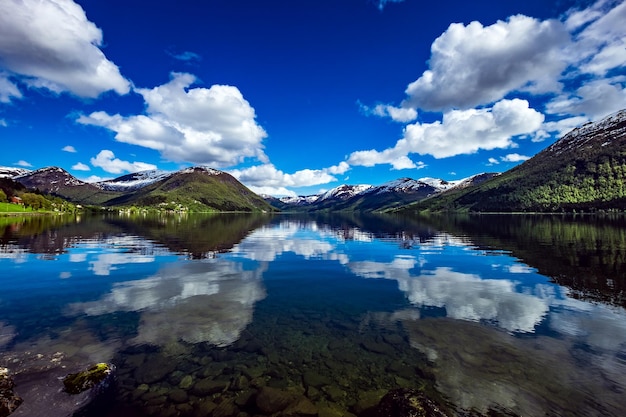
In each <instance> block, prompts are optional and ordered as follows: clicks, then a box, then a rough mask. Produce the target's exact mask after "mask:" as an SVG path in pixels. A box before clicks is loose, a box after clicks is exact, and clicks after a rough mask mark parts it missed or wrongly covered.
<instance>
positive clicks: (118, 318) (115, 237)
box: [0, 215, 626, 417]
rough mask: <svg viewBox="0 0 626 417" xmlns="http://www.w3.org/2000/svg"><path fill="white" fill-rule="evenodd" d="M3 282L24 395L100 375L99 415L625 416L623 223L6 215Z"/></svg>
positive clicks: (12, 359)
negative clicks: (420, 397)
mask: <svg viewBox="0 0 626 417" xmlns="http://www.w3.org/2000/svg"><path fill="white" fill-rule="evenodd" d="M0 271H1V272H0V366H6V367H8V368H9V369H10V370H11V372H12V373H14V374H15V379H16V382H17V387H16V391H17V392H18V394H21V395H23V396H24V397H25V400H26V399H28V400H29V401H32V399H29V398H27V396H28V395H26V394H24V392H25V390H26V389H27V387H29V384H30V386H32V385H33V384H37V383H39V384H45V383H47V382H45V381H43V379H45V378H46V377H48V378H49V376H50V375H56V374H59V373H61V372H64V373H67V372H69V371H70V370H75V369H78V368H80V367H85V366H87V365H88V364H90V363H93V362H112V363H114V364H116V366H117V369H118V375H119V377H118V382H119V384H118V388H117V392H116V397H115V400H114V401H113V402H112V403H110V404H109V408H105V409H102V410H101V411H102V413H104V415H107V416H144V415H145V416H200V415H202V416H207V415H213V416H238V417H245V416H261V415H270V414H271V413H272V412H274V410H270V408H268V407H269V406H267V405H265V404H261V400H260V399H259V398H258V397H260V396H261V395H259V393H260V392H261V391H262V390H264V388H263V387H271V388H273V390H267V389H265V391H264V392H265V393H267V392H271V393H274V394H276V393H286V392H288V393H290V395H294V396H297V398H300V399H301V401H300V402H299V403H298V404H299V406H300V407H304V408H307V407H308V408H307V409H308V410H309V412H311V411H310V410H311V409H312V410H313V412H317V413H318V414H319V416H320V417H333V416H342V415H345V416H351V415H359V414H363V413H364V410H367V408H368V407H371V406H372V405H373V404H375V403H376V402H377V401H378V400H379V399H380V398H381V397H382V395H383V394H384V393H386V392H387V391H389V390H391V389H394V388H399V387H413V388H420V389H424V390H425V391H426V392H427V393H428V394H429V395H430V396H432V397H433V398H435V399H436V400H437V401H439V402H441V403H443V404H445V407H447V410H448V412H449V413H450V414H452V415H469V414H470V413H473V414H472V415H482V414H487V413H489V412H496V411H497V412H501V413H503V414H506V413H509V414H506V415H530V416H543V415H550V416H553V415H572V416H574V415H576V416H622V415H624V413H626V393H625V392H624V389H625V388H626V314H625V310H624V307H625V306H626V297H625V295H624V287H625V285H626V276H625V273H626V222H625V221H624V220H623V219H621V218H617V219H607V218H604V219H601V218H595V217H558V216H477V217H455V218H431V219H422V220H416V219H403V218H396V217H350V216H345V217H341V216H328V217H299V216H289V215H279V216H273V217H259V216H236V215H214V216H189V217H175V216H172V217H166V216H164V217H152V218H148V217H145V218H143V217H141V218H125V217H83V218H79V219H74V218H72V219H63V218H30V219H26V220H21V221H20V220H17V219H13V220H10V219H6V218H0ZM55 372H56V374H55ZM33 375H35V376H33ZM36 378H41V379H42V381H36ZM21 381H23V382H22V385H20V382H21ZM33 381H35V382H33ZM20 389H22V391H20ZM294 398H295V397H294ZM270 402H271V401H270ZM28 413H29V408H28V404H27V402H25V403H24V404H23V405H22V407H20V408H19V409H18V411H17V412H16V415H29V414H28ZM102 413H99V414H98V415H102ZM94 415H95V413H94Z"/></svg>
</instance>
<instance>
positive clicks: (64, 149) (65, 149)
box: [61, 145, 76, 153]
mask: <svg viewBox="0 0 626 417" xmlns="http://www.w3.org/2000/svg"><path fill="white" fill-rule="evenodd" d="M61 150H62V151H64V152H70V153H76V149H75V148H74V147H73V146H72V145H67V146H64V147H63V148H62V149H61Z"/></svg>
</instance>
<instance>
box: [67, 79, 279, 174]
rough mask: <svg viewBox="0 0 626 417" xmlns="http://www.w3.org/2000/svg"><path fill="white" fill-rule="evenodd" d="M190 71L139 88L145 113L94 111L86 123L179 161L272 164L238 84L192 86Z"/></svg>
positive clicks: (83, 120) (219, 164)
mask: <svg viewBox="0 0 626 417" xmlns="http://www.w3.org/2000/svg"><path fill="white" fill-rule="evenodd" d="M194 82H195V77H194V76H193V75H191V74H182V73H173V74H172V79H171V80H170V82H168V83H166V84H163V85H161V86H158V87H155V88H153V89H137V90H136V91H137V92H138V93H139V94H141V95H142V96H143V98H144V101H145V103H146V105H147V110H146V114H145V115H135V116H128V117H124V116H121V115H119V114H116V115H109V114H107V113H105V112H94V113H92V114H90V115H89V116H85V115H83V116H80V117H79V118H78V120H77V121H78V122H79V123H82V124H88V125H95V126H101V127H105V128H107V129H110V130H112V131H114V132H115V133H116V135H115V139H116V140H118V141H119V142H124V143H130V144H133V145H138V146H142V147H146V148H150V149H155V150H157V151H159V152H160V153H161V155H162V156H163V157H164V158H165V159H167V160H169V161H174V162H191V163H196V164H201V165H208V166H213V167H217V168H220V167H226V166H231V165H234V164H237V163H240V162H242V161H243V160H244V159H245V158H256V159H258V160H260V161H261V162H267V156H266V155H265V153H264V152H263V145H262V140H263V139H264V138H265V137H266V136H267V134H266V133H265V131H264V130H263V128H262V127H261V126H259V125H258V124H257V123H256V121H255V117H256V115H255V111H254V108H252V107H251V106H250V104H249V103H248V102H247V101H246V100H245V99H244V98H243V95H242V94H241V92H240V91H239V90H238V89H237V88H236V87H233V86H228V85H213V86H211V87H210V88H201V87H195V88H189V87H190V85H191V84H192V83H194Z"/></svg>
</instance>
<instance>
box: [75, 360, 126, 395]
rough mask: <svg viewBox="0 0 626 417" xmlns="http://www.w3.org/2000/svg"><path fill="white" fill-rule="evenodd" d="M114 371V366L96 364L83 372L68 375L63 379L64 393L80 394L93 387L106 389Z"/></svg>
mask: <svg viewBox="0 0 626 417" xmlns="http://www.w3.org/2000/svg"><path fill="white" fill-rule="evenodd" d="M114 371H115V366H114V365H109V364H106V363H97V364H95V365H94V366H92V367H91V368H89V369H87V370H85V371H81V372H76V373H75V374H69V375H68V376H66V377H65V378H63V386H64V387H65V392H67V393H68V394H80V393H81V392H83V391H87V390H88V389H90V388H94V387H98V388H99V389H106V385H108V384H109V383H110V382H111V381H109V379H110V378H112V376H113V372H114Z"/></svg>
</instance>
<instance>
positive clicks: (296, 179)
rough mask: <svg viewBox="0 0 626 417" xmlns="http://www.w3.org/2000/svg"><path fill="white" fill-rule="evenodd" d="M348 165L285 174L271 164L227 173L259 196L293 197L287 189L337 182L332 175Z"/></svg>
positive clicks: (341, 171)
mask: <svg viewBox="0 0 626 417" xmlns="http://www.w3.org/2000/svg"><path fill="white" fill-rule="evenodd" d="M348 169H350V165H348V163H346V162H345V161H342V162H341V163H339V164H338V165H334V166H331V167H329V168H324V169H303V170H300V171H296V172H294V173H293V174H287V173H285V172H283V171H281V170H279V169H277V168H276V167H275V166H274V165H273V164H264V165H255V166H251V167H248V168H243V169H234V170H231V171H229V173H230V174H231V175H232V176H234V177H235V178H237V179H238V180H239V181H241V182H242V183H244V184H245V185H246V186H247V187H249V188H250V189H251V190H252V191H254V192H256V193H259V194H271V195H295V194H294V192H292V191H289V190H288V188H287V187H308V186H312V185H319V184H327V183H329V182H333V181H337V178H335V177H334V176H333V175H337V174H343V173H345V172H346V171H347V170H348Z"/></svg>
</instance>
